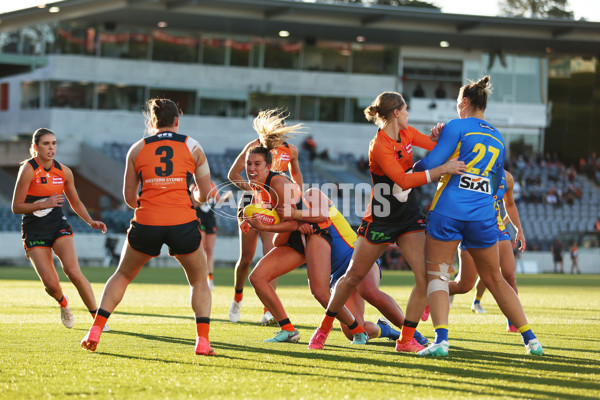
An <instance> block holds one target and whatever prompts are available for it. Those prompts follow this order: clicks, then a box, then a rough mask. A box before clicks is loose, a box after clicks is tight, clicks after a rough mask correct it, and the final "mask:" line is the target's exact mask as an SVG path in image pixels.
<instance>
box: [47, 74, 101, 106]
mask: <svg viewBox="0 0 600 400" xmlns="http://www.w3.org/2000/svg"><path fill="white" fill-rule="evenodd" d="M47 84H48V86H47V87H48V90H47V91H46V94H47V101H46V104H48V106H49V107H68V108H88V109H89V108H92V98H93V94H94V93H93V92H94V91H93V86H92V85H91V84H90V83H89V82H68V81H49V82H48V83H47Z"/></svg>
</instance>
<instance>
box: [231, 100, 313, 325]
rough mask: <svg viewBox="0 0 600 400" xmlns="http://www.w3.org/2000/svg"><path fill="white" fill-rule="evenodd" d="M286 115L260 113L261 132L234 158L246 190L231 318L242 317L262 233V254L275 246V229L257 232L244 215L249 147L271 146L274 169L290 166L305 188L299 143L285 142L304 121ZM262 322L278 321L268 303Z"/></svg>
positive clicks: (236, 179) (235, 177)
mask: <svg viewBox="0 0 600 400" xmlns="http://www.w3.org/2000/svg"><path fill="white" fill-rule="evenodd" d="M285 118H286V115H285V114H284V113H282V112H281V111H279V110H277V109H271V110H265V111H261V112H260V113H258V116H257V117H256V118H255V119H254V122H253V124H252V127H253V128H254V131H255V132H256V134H257V135H258V139H255V140H253V141H251V142H250V143H248V144H247V145H246V146H245V147H244V149H243V150H242V151H241V152H240V154H239V155H238V156H237V158H236V159H235V161H234V163H233V165H232V166H231V168H230V170H229V174H228V176H227V177H228V179H229V180H230V181H231V182H232V183H233V184H235V185H236V186H237V187H238V188H240V189H242V190H244V191H245V193H244V195H243V197H242V199H240V204H239V207H238V222H239V237H240V257H239V259H238V261H237V262H236V264H235V276H234V278H235V281H234V289H235V293H234V297H233V301H232V303H231V307H230V308H229V320H230V321H231V322H238V321H239V320H240V314H241V307H242V299H243V296H244V285H245V283H246V279H247V278H248V274H249V273H250V265H251V264H252V259H253V258H254V253H255V251H256V245H257V243H258V238H259V237H260V240H261V242H262V250H263V255H265V254H267V253H268V252H269V250H271V249H272V248H273V237H274V235H273V233H270V232H258V231H256V230H253V229H250V227H249V226H248V224H247V223H245V222H243V219H242V217H241V215H242V210H243V209H244V207H245V206H247V205H248V204H250V203H252V201H253V200H252V188H251V187H250V184H249V183H248V181H246V180H245V179H244V178H243V177H242V171H244V168H245V165H246V155H247V153H248V150H250V149H251V148H253V147H256V146H262V147H265V148H266V149H268V150H270V151H271V156H272V160H273V161H272V165H271V171H274V172H282V173H286V172H287V171H288V170H289V172H290V174H289V175H288V178H290V179H291V180H292V181H293V182H295V183H296V184H297V185H298V186H299V187H300V188H302V184H303V182H302V173H301V172H300V166H299V164H298V149H297V148H296V146H294V145H292V144H289V143H287V142H286V140H288V139H289V138H290V137H291V135H293V134H294V133H297V132H299V131H300V129H301V128H302V124H296V125H290V126H286V124H285ZM271 286H273V288H276V287H277V279H274V280H273V281H272V282H271ZM260 322H261V324H262V325H277V321H276V320H275V318H273V316H272V315H271V313H270V312H269V310H267V308H266V307H264V309H263V316H262V319H261V321H260Z"/></svg>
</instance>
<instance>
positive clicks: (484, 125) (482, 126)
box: [479, 122, 496, 132]
mask: <svg viewBox="0 0 600 400" xmlns="http://www.w3.org/2000/svg"><path fill="white" fill-rule="evenodd" d="M479 127H480V128H483V129H489V130H490V131H492V132H496V130H495V129H494V128H492V127H491V126H489V125H488V124H484V123H483V122H480V123H479Z"/></svg>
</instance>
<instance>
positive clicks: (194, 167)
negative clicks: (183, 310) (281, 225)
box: [81, 99, 215, 355]
mask: <svg viewBox="0 0 600 400" xmlns="http://www.w3.org/2000/svg"><path fill="white" fill-rule="evenodd" d="M180 114H181V110H180V109H179V107H178V106H177V105H176V104H175V103H174V102H172V101H171V100H168V99H152V100H150V101H149V102H148V114H147V120H148V123H149V126H150V129H151V130H152V134H151V135H150V137H147V138H144V139H142V140H139V141H138V142H137V143H135V144H134V145H133V146H131V148H130V149H129V152H128V154H127V161H126V162H127V164H126V166H125V178H124V181H125V182H124V185H123V195H124V197H125V202H126V203H127V205H128V206H129V207H131V208H133V209H135V214H134V217H133V220H132V221H131V226H130V228H129V230H128V232H127V245H126V246H125V248H124V252H123V255H122V256H121V261H120V262H119V266H118V267H117V271H116V272H115V273H114V274H113V275H112V276H111V277H110V278H109V280H108V281H107V282H106V286H105V287H104V292H103V293H102V299H101V301H100V308H99V309H98V313H97V314H96V319H95V320H94V324H93V325H92V327H91V328H90V330H89V332H88V334H87V335H86V336H85V337H84V338H83V340H82V341H81V347H82V348H84V349H86V350H90V351H94V350H96V346H97V345H98V342H99V340H100V334H101V333H102V326H104V324H105V323H106V320H107V319H108V317H109V316H110V314H111V313H112V312H113V311H114V309H115V308H116V307H117V305H118V304H119V303H120V302H121V300H122V299H123V296H124V295H125V290H126V289H127V286H128V285H129V283H130V282H131V281H132V280H133V279H134V278H135V277H136V276H137V274H138V273H139V272H140V270H141V269H142V267H143V266H144V265H145V264H146V263H147V262H148V261H150V260H151V259H152V258H153V257H157V256H158V255H160V251H161V248H162V245H163V244H166V245H167V246H168V248H169V254H170V255H171V256H173V257H175V258H176V259H177V261H178V262H179V263H180V264H181V266H182V267H183V269H184V270H185V273H186V276H187V279H188V282H189V284H190V287H191V303H192V309H193V310H194V316H195V318H196V333H197V338H196V354H201V355H214V354H215V353H214V351H213V349H212V347H211V346H210V343H209V340H208V333H209V324H210V309H211V293H210V290H209V288H208V282H207V280H206V274H207V272H206V269H207V267H206V256H205V254H204V250H203V249H202V246H201V234H200V223H199V222H198V219H197V218H196V212H195V210H194V208H193V207H192V200H191V199H190V192H189V188H188V184H187V177H188V176H190V175H191V176H193V177H194V183H195V185H196V186H197V189H195V190H194V191H193V194H192V195H193V196H194V199H195V200H196V201H197V202H199V203H203V202H204V201H206V197H207V195H208V193H209V192H210V189H211V186H210V170H209V167H208V162H207V160H206V156H205V155H204V151H203V150H202V147H201V146H200V144H199V143H198V142H197V141H196V140H194V139H192V138H191V137H189V136H185V135H182V134H179V133H178V129H179V116H180Z"/></svg>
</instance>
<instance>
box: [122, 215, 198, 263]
mask: <svg viewBox="0 0 600 400" xmlns="http://www.w3.org/2000/svg"><path fill="white" fill-rule="evenodd" d="M127 241H128V243H129V245H130V246H131V248H133V249H134V250H136V251H139V252H140V253H144V254H147V255H149V256H152V257H157V256H159V255H160V249H161V248H162V245H163V244H166V245H167V246H168V247H169V255H171V256H176V255H181V254H191V253H193V252H195V251H196V250H198V248H199V247H200V242H201V241H202V235H201V233H200V223H199V222H198V220H197V219H195V220H193V221H191V222H188V223H185V224H180V225H172V226H152V225H142V224H138V223H137V222H135V221H131V226H130V227H129V230H128V231H127Z"/></svg>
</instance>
